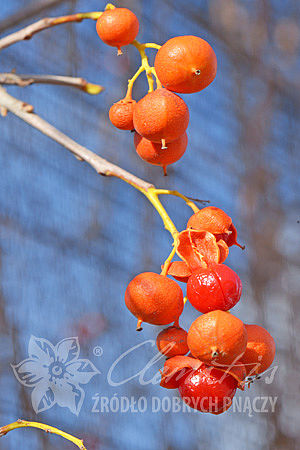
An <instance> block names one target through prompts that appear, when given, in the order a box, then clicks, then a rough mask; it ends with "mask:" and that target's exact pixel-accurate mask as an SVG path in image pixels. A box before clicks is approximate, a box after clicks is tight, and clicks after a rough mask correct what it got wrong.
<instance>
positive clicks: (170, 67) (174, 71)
mask: <svg viewBox="0 0 300 450" xmlns="http://www.w3.org/2000/svg"><path fill="white" fill-rule="evenodd" d="M154 66H155V70H156V73H157V76H158V78H159V80H160V82H161V83H162V85H163V86H165V87H166V88H167V89H169V90H170V91H174V92H179V93H183V94H190V93H193V92H199V91H201V90H202V89H204V88H206V87H207V86H208V85H209V84H210V83H211V82H212V81H213V80H214V78H215V76H216V73H217V58H216V55H215V52H214V51H213V49H212V48H211V46H210V45H209V43H208V42H206V41H205V40H204V39H201V38H199V37H197V36H177V37H175V38H172V39H169V40H168V41H167V42H166V43H165V44H164V45H163V46H162V47H161V48H160V49H159V50H158V52H157V54H156V58H155V63H154Z"/></svg>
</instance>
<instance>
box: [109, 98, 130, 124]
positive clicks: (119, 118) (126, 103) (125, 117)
mask: <svg viewBox="0 0 300 450" xmlns="http://www.w3.org/2000/svg"><path fill="white" fill-rule="evenodd" d="M135 104H136V101H135V100H129V99H126V98H124V99H123V100H120V101H118V102H116V103H114V104H113V105H112V106H111V108H110V110H109V119H110V121H111V123H112V124H113V125H114V126H115V127H117V128H119V130H133V128H134V127H133V108H134V105H135Z"/></svg>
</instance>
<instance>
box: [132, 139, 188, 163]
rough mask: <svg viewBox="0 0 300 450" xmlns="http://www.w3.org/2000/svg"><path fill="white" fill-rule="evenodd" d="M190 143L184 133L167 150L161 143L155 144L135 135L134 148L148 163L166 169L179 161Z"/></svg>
mask: <svg viewBox="0 0 300 450" xmlns="http://www.w3.org/2000/svg"><path fill="white" fill-rule="evenodd" d="M187 143H188V138H187V134H186V133H183V135H181V136H180V137H179V138H178V139H176V140H175V141H172V142H169V143H168V144H167V148H161V143H159V144H158V143H155V142H152V141H149V140H148V139H146V138H144V137H142V136H140V135H139V134H138V133H135V134H134V146H135V149H136V152H137V154H138V155H139V156H140V157H141V158H142V159H143V160H144V161H146V162H148V163H150V164H154V165H156V166H161V167H164V168H166V167H167V166H168V165H169V164H173V163H174V162H176V161H178V160H179V159H180V158H181V157H182V155H183V154H184V152H185V150H186V147H187Z"/></svg>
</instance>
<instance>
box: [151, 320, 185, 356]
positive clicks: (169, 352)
mask: <svg viewBox="0 0 300 450" xmlns="http://www.w3.org/2000/svg"><path fill="white" fill-rule="evenodd" d="M186 339H187V332H186V331H185V330H184V329H183V328H180V327H176V326H172V327H168V328H165V329H164V330H162V331H161V332H160V333H159V334H158V336H157V338H156V345H157V348H158V351H159V352H160V353H162V354H163V355H166V356H167V357H168V358H170V357H172V356H177V355H185V354H186V353H187V352H188V351H189V348H188V345H187V342H186Z"/></svg>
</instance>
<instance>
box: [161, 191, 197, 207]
mask: <svg viewBox="0 0 300 450" xmlns="http://www.w3.org/2000/svg"><path fill="white" fill-rule="evenodd" d="M156 193H157V194H158V195H174V196H175V197H179V198H182V200H184V201H185V203H186V204H187V205H188V206H189V207H190V208H192V210H193V211H194V213H196V212H198V211H200V209H199V208H198V206H197V205H195V203H194V202H192V200H190V199H189V198H187V197H186V196H185V195H183V194H180V192H178V191H171V190H169V189H156Z"/></svg>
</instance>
